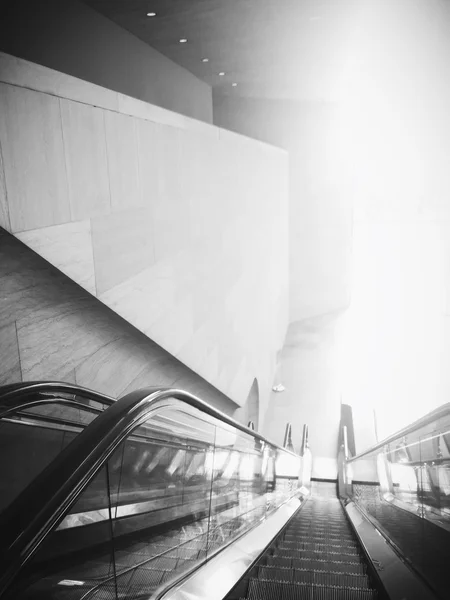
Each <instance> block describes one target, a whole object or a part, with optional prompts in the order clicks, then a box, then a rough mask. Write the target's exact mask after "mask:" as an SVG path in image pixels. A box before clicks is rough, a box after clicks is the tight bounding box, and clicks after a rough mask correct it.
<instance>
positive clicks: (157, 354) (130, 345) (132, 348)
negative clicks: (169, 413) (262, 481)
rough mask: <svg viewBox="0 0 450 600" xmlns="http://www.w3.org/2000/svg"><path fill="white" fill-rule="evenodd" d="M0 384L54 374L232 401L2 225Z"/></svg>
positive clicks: (105, 386)
mask: <svg viewBox="0 0 450 600" xmlns="http://www.w3.org/2000/svg"><path fill="white" fill-rule="evenodd" d="M0 290H1V293H0V385H4V384H8V383H14V382H17V381H31V380H43V379H46V380H59V381H66V382H70V383H76V384H78V385H81V386H85V387H88V388H91V389H94V390H96V391H98V392H102V393H105V394H108V395H110V396H113V397H119V396H121V395H123V394H125V393H128V392H130V391H132V390H135V389H139V388H143V387H146V386H161V387H177V388H181V389H184V390H187V391H189V392H191V393H193V394H195V395H197V396H199V397H200V398H202V400H205V401H206V402H208V403H209V404H211V405H212V406H214V407H216V408H218V409H219V410H221V411H223V412H225V413H227V414H229V415H231V414H233V412H234V411H235V410H236V404H235V403H234V402H232V401H231V400H230V399H229V398H228V397H227V396H225V395H224V394H222V393H221V392H220V391H219V390H217V389H216V388H215V387H213V386H212V385H211V384H209V383H208V382H207V381H206V380H205V379H203V378H202V377H200V376H199V375H197V374H196V373H194V371H192V370H191V369H189V368H188V367H186V366H185V365H184V364H183V363H181V362H180V361H178V360H177V359H176V358H174V357H173V356H172V355H170V354H169V353H168V352H166V351H165V350H163V349H162V348H161V347H160V346H158V345H157V344H155V343H154V342H152V341H151V340H149V339H148V338H147V337H146V336H144V335H143V334H142V333H140V332H139V331H138V330H137V329H135V328H134V327H133V326H132V325H130V324H129V323H127V322H126V321H125V320H124V319H122V318H121V317H119V316H118V315H117V314H115V313H114V312H113V311H111V310H110V309H109V308H107V307H106V306H104V305H103V304H102V303H101V302H100V301H99V300H97V299H96V298H95V297H94V296H91V295H90V294H89V293H88V292H86V291H85V290H84V289H83V288H81V287H80V286H78V285H77V284H76V283H74V282H73V281H72V280H71V279H69V278H68V277H66V276H65V275H64V274H63V273H61V272H60V271H59V270H58V269H56V268H55V267H53V266H52V265H50V264H49V263H48V262H47V261H46V260H44V259H43V258H41V257H40V256H38V255H37V254H36V253H35V252H33V251H32V250H30V249H29V248H28V247H27V246H25V245H24V244H23V243H22V242H20V241H19V240H17V239H16V238H14V237H13V236H12V235H10V234H9V233H7V232H6V231H5V230H4V229H1V228H0Z"/></svg>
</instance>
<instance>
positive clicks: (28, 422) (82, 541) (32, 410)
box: [0, 383, 300, 600]
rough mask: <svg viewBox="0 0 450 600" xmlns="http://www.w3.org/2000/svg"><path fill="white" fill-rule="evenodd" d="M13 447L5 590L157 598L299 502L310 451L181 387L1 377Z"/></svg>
mask: <svg viewBox="0 0 450 600" xmlns="http://www.w3.org/2000/svg"><path fill="white" fill-rule="evenodd" d="M0 457H1V462H0V480H1V482H2V483H1V488H0V489H1V491H2V503H1V509H0V510H1V512H0V531H1V532H2V535H1V537H0V552H1V556H0V560H1V562H0V564H2V567H3V572H2V574H1V575H2V577H1V588H0V590H1V591H0V597H1V598H2V599H3V598H8V599H12V598H14V599H17V600H25V599H30V600H31V599H34V600H36V599H41V598H42V599H44V598H45V599H46V600H47V599H59V600H60V599H64V600H66V599H67V600H69V599H70V600H87V599H88V598H89V599H90V598H92V599H96V600H97V599H102V600H103V599H109V598H111V599H113V598H114V599H116V598H136V599H137V598H149V597H150V596H151V595H152V594H160V592H161V591H164V589H165V588H166V587H167V586H168V585H169V584H170V583H174V582H175V581H177V580H179V579H180V578H183V577H185V576H186V575H187V574H189V573H191V572H192V571H193V570H195V569H199V568H200V567H201V566H202V565H203V564H205V563H206V562H207V561H210V560H211V559H212V558H213V557H214V556H216V555H218V554H219V553H220V552H221V550H223V548H225V547H227V546H229V545H230V544H231V543H232V542H233V541H234V540H236V539H239V538H240V537H242V536H243V535H245V534H246V533H247V532H249V531H251V530H253V529H254V528H257V527H258V526H260V525H264V522H265V521H266V520H267V519H268V518H269V517H270V515H272V514H275V513H277V512H278V511H279V509H280V507H283V506H284V505H285V504H286V503H289V502H293V503H294V504H295V507H298V505H299V504H300V501H299V499H298V490H297V480H298V473H299V468H300V458H299V457H298V456H297V455H295V454H293V453H292V452H290V451H287V450H285V449H283V448H281V447H278V446H277V445H275V444H272V443H270V442H269V441H268V440H266V439H265V438H264V437H262V436H260V435H259V434H258V433H256V432H255V431H252V430H250V429H248V428H246V427H244V426H242V425H240V424H238V423H236V422H235V421H234V420H233V419H230V418H229V417H227V416H226V415H224V414H222V413H220V412H218V411H216V410H214V409H213V408H211V407H210V406H209V405H207V404H205V403H203V402H202V401H201V400H199V399H197V398H195V397H193V396H191V395H190V394H187V393H186V392H183V391H180V390H152V389H150V390H144V391H139V392H134V393H131V394H128V395H127V396H125V397H124V398H122V399H120V400H119V401H117V402H115V401H113V400H112V399H111V398H106V397H102V396H100V395H98V394H94V393H91V392H90V391H89V390H83V389H81V388H77V387H76V386H69V385H63V384H52V383H51V384H24V385H18V386H12V387H9V388H6V389H3V390H0ZM277 470H278V472H277ZM289 472H291V473H292V477H290V476H289ZM291 510H292V509H291Z"/></svg>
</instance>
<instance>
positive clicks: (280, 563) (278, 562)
mask: <svg viewBox="0 0 450 600" xmlns="http://www.w3.org/2000/svg"><path fill="white" fill-rule="evenodd" d="M267 566H272V567H287V568H289V569H290V568H291V567H292V558H283V557H281V556H268V557H267Z"/></svg>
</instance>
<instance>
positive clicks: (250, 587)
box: [226, 482, 382, 600]
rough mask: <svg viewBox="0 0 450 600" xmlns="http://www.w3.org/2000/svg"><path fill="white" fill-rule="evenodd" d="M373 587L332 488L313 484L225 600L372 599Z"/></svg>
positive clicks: (367, 568)
mask: <svg viewBox="0 0 450 600" xmlns="http://www.w3.org/2000/svg"><path fill="white" fill-rule="evenodd" d="M375 584H376V581H375V580H374V577H373V576H372V575H371V573H370V569H369V567H368V561H367V558H366V557H365V556H364V554H363V552H362V550H361V546H360V544H359V543H358V541H357V539H356V537H355V535H354V533H353V531H352V529H351V527H350V525H349V523H348V521H347V518H346V516H345V514H344V511H343V509H342V506H341V503H340V501H339V500H338V498H337V497H336V484H334V483H328V482H313V484H312V490H311V498H310V499H309V500H308V502H307V503H306V505H305V506H304V507H303V508H302V509H301V510H300V511H299V512H298V513H297V514H296V515H295V516H294V518H293V519H292V520H291V521H290V523H289V524H288V526H287V527H286V529H285V530H284V531H283V533H282V534H281V535H280V536H279V537H278V538H277V539H276V540H275V541H274V543H272V544H271V546H270V548H269V549H268V550H267V551H266V552H265V553H264V554H263V556H262V557H261V558H260V559H259V560H258V562H257V563H256V564H255V566H254V567H253V568H252V569H251V571H250V572H249V573H248V574H247V576H246V577H245V578H243V579H242V580H241V581H240V582H239V584H238V585H237V586H236V587H235V588H234V590H233V591H232V593H231V594H229V595H228V596H227V599H226V600H241V599H244V598H245V599H248V600H273V599H275V598H285V599H286V600H288V599H289V600H291V599H292V600H303V599H308V600H310V599H312V598H314V599H317V600H319V599H320V600H341V599H342V600H375V599H379V598H381V597H382V596H381V595H380V594H379V593H378V592H377V590H376V586H375Z"/></svg>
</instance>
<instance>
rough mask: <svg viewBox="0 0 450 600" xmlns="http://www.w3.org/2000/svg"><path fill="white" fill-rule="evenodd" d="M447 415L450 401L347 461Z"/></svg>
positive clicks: (365, 454)
mask: <svg viewBox="0 0 450 600" xmlns="http://www.w3.org/2000/svg"><path fill="white" fill-rule="evenodd" d="M448 416H450V402H447V403H446V404H443V405H442V406H439V407H438V408H436V409H435V410H433V411H431V412H430V413H428V414H427V415H425V416H423V417H421V418H420V419H417V421H414V423H411V425H408V426H406V427H404V428H403V429H400V431H397V433H393V434H392V435H390V436H389V437H387V438H386V439H384V440H382V441H381V442H379V443H378V444H375V445H374V446H372V447H371V448H368V449H367V450H364V452H360V453H359V454H357V455H356V456H352V457H351V458H348V459H347V462H349V463H350V462H354V461H355V460H358V459H359V458H362V457H363V456H367V455H368V454H371V453H372V452H376V451H377V450H380V449H381V448H384V447H385V446H386V445H387V444H392V442H396V441H397V440H399V439H401V438H403V437H405V436H406V435H410V434H411V433H414V432H415V431H418V430H419V429H422V428H423V427H426V426H427V425H430V423H433V422H434V421H437V420H438V419H442V418H443V417H448Z"/></svg>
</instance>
